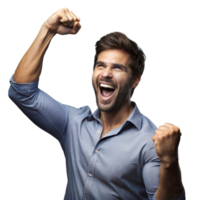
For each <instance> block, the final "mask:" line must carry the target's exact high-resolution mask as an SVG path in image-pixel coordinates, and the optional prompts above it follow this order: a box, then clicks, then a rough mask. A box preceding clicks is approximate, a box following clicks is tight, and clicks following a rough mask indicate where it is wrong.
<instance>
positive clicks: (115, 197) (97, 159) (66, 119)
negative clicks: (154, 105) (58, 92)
mask: <svg viewBox="0 0 200 200" xmlns="http://www.w3.org/2000/svg"><path fill="white" fill-rule="evenodd" d="M10 82H11V87H10V89H9V96H10V98H11V99H12V100H13V101H14V103H15V104H16V105H17V106H18V107H19V108H20V109H21V110H22V111H23V113H24V114H26V115H27V116H28V117H29V119H31V120H32V121H33V122H34V123H35V124H36V125H37V126H39V127H40V128H42V129H43V130H45V131H46V132H48V133H49V134H51V135H52V136H53V137H55V138H56V139H58V141H59V142H60V144H61V147H62V149H63V151H64V155H65V158H66V166H67V177H68V184H67V189H66V193H65V197H64V200H103V199H105V200H119V199H121V200H148V199H149V200H155V192H156V190H157V188H158V184H159V174H160V161H159V159H158V156H157V154H156V151H155V146H154V143H153V141H152V136H153V135H154V132H155V130H156V126H155V125H154V124H153V123H152V122H151V121H150V120H149V119H148V118H147V117H145V116H144V115H143V114H141V113H140V111H139V109H138V107H137V105H136V104H135V103H134V102H132V105H133V106H134V109H133V111H132V113H131V114H130V116H129V117H128V118H127V120H126V121H125V122H124V124H123V125H122V126H121V127H118V128H115V129H113V130H112V131H110V132H108V133H107V134H106V135H104V136H103V137H102V138H100V136H101V133H102V130H103V127H102V124H101V120H100V118H99V116H100V111H99V109H97V110H96V111H95V112H94V113H93V114H92V113H91V110H90V108H89V107H88V106H84V107H81V108H74V107H72V106H69V105H64V104H61V103H59V102H58V101H56V100H54V99H53V98H52V97H50V96H49V95H48V94H46V93H45V92H43V91H42V90H40V89H39V88H38V80H37V81H35V82H31V83H24V84H19V83H15V82H14V81H13V78H11V80H10ZM184 199H185V197H184V190H183V192H182V194H181V196H180V197H179V200H184Z"/></svg>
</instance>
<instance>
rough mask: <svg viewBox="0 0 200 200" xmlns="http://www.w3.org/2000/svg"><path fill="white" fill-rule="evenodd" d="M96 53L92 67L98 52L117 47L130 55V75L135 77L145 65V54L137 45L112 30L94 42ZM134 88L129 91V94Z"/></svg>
mask: <svg viewBox="0 0 200 200" xmlns="http://www.w3.org/2000/svg"><path fill="white" fill-rule="evenodd" d="M95 46H96V54H95V57H94V67H93V69H95V65H96V62H97V59H98V55H99V53H100V52H102V51H104V50H107V49H119V50H123V51H125V52H127V53H128V54H129V55H130V63H129V66H130V68H131V69H132V77H133V79H135V78H136V77H137V76H139V75H142V73H143V71H144V66H145V59H146V56H145V54H144V52H143V51H142V49H140V48H139V47H138V45H137V44H136V43H135V42H133V41H132V40H130V39H129V38H128V37H127V36H126V35H125V34H123V33H120V32H113V33H110V34H107V35H105V36H103V37H102V38H101V39H100V40H99V41H97V42H96V45H95ZM134 89H135V88H133V89H132V91H131V96H132V94H133V91H134Z"/></svg>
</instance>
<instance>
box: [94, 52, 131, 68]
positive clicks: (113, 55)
mask: <svg viewBox="0 0 200 200" xmlns="http://www.w3.org/2000/svg"><path fill="white" fill-rule="evenodd" d="M98 61H102V62H106V63H117V64H122V65H124V66H127V65H128V62H129V54H128V53H126V52H124V51H122V50H118V49H107V50H104V51H102V52H101V53H100V54H99V55H98V59H97V62H98Z"/></svg>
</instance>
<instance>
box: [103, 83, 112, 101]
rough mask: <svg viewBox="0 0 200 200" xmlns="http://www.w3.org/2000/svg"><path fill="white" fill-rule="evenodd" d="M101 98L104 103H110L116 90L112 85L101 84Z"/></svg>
mask: <svg viewBox="0 0 200 200" xmlns="http://www.w3.org/2000/svg"><path fill="white" fill-rule="evenodd" d="M99 87H100V94H101V95H100V96H101V99H102V100H103V101H108V100H110V99H111V98H112V96H113V94H114V92H115V88H114V87H113V86H112V85H108V84H104V83H100V85H99Z"/></svg>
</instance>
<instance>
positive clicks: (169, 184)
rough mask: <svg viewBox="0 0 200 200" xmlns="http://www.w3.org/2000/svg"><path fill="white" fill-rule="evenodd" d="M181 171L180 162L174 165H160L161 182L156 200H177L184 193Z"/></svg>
mask: <svg viewBox="0 0 200 200" xmlns="http://www.w3.org/2000/svg"><path fill="white" fill-rule="evenodd" d="M182 189H183V186H182V181H181V171H180V168H179V164H178V161H177V162H176V163H175V164H173V165H171V166H170V165H168V166H166V165H164V164H162V163H161V165H160V181H159V186H158V189H157V191H156V195H155V198H156V200H177V199H178V198H179V196H180V194H181V192H182Z"/></svg>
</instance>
